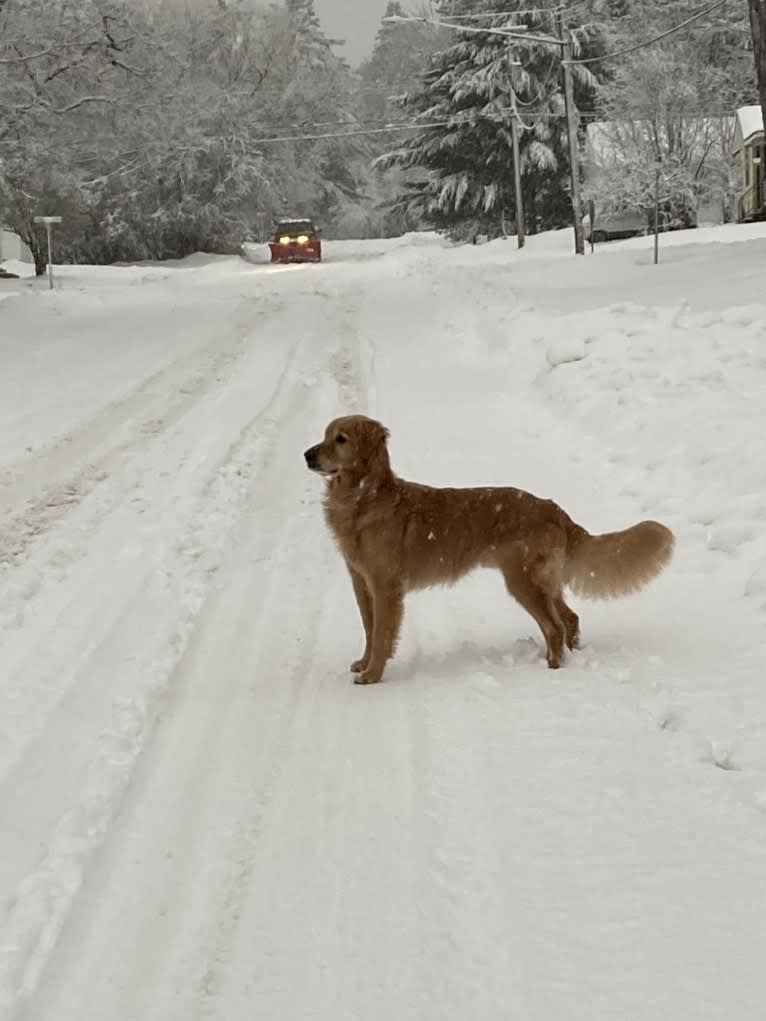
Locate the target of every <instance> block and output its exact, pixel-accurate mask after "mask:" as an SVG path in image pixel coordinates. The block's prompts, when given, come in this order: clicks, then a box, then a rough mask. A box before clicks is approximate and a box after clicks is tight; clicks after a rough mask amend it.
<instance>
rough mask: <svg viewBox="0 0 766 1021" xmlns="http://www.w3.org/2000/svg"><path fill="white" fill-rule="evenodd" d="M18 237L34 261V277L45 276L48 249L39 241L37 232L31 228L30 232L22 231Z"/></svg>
mask: <svg viewBox="0 0 766 1021" xmlns="http://www.w3.org/2000/svg"><path fill="white" fill-rule="evenodd" d="M20 237H21V240H22V241H23V242H24V243H25V244H26V245H27V247H28V248H29V250H30V252H31V253H32V258H33V259H34V261H35V276H37V277H42V276H45V270H46V269H47V266H48V249H47V246H46V244H45V243H44V242H43V241H42V240H41V238H40V234H39V232H38V231H36V230H35V229H34V227H33V228H32V229H31V230H30V231H24V233H22V234H21V235H20Z"/></svg>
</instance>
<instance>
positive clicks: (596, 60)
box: [569, 0, 729, 64]
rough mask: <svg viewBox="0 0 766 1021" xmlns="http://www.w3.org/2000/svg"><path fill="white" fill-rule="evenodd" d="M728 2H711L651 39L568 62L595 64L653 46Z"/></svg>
mask: <svg viewBox="0 0 766 1021" xmlns="http://www.w3.org/2000/svg"><path fill="white" fill-rule="evenodd" d="M728 2H729V0H717V2H716V3H714V4H712V5H711V6H710V7H706V8H705V10H704V11H698V13H697V14H693V15H692V16H691V17H690V18H687V19H686V20H685V21H681V22H680V23H679V24H678V25H674V26H673V28H669V29H667V30H666V31H665V32H661V33H660V34H659V35H656V36H654V38H652V39H645V40H644V41H643V42H641V43H635V45H633V46H626V47H625V48H624V49H622V50H615V52H614V53H606V54H604V55H603V56H602V57H585V58H584V59H583V60H570V61H569V63H570V64H596V63H600V62H601V61H604V60H614V59H615V57H623V56H625V55H626V54H628V53H635V52H636V51H637V50H643V49H645V48H646V47H647V46H654V45H655V44H656V43H658V42H661V41H662V40H663V39H667V38H668V36H670V35H675V33H676V32H680V31H681V29H684V28H686V27H687V25H691V24H692V23H693V22H695V21H699V19H700V18H704V17H705V16H706V15H708V14H712V13H713V11H717V10H718V8H719V7H723V5H724V4H726V3H728Z"/></svg>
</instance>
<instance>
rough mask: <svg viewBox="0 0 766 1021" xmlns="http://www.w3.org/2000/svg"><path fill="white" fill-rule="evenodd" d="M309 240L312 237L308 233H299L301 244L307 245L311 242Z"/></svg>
mask: <svg viewBox="0 0 766 1021" xmlns="http://www.w3.org/2000/svg"><path fill="white" fill-rule="evenodd" d="M309 240H310V239H309V236H308V234H299V235H298V244H299V245H307V244H308V243H309Z"/></svg>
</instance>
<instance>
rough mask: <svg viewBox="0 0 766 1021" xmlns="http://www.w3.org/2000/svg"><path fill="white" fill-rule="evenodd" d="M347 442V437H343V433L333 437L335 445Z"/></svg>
mask: <svg viewBox="0 0 766 1021" xmlns="http://www.w3.org/2000/svg"><path fill="white" fill-rule="evenodd" d="M347 441H348V437H347V436H344V435H343V433H338V435H337V436H336V437H335V442H336V443H346V442H347Z"/></svg>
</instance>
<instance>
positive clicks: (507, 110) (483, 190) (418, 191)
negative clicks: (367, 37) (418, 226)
mask: <svg viewBox="0 0 766 1021" xmlns="http://www.w3.org/2000/svg"><path fill="white" fill-rule="evenodd" d="M503 6H504V7H505V8H506V10H507V11H510V12H512V11H513V10H518V11H519V13H518V14H513V13H507V14H502V15H496V16H487V17H485V18H476V19H475V20H470V19H469V18H468V17H466V16H468V15H474V16H476V15H481V14H487V15H489V14H490V12H492V11H494V10H495V9H496V5H495V4H493V3H491V2H490V0H462V2H456V3H450V4H445V5H442V8H443V20H445V21H449V20H450V17H449V16H450V15H451V16H452V17H453V18H455V16H458V17H459V18H461V19H462V18H465V20H464V21H462V24H464V25H465V26H466V28H465V29H464V30H463V31H457V32H454V33H453V37H452V41H451V45H449V46H448V47H447V48H446V49H444V50H443V51H441V52H439V53H437V54H436V55H434V57H433V58H432V60H431V64H430V67H429V69H428V71H427V72H426V74H425V75H424V78H423V84H422V87H421V88H419V89H417V90H415V91H413V92H412V93H410V94H409V95H408V96H407V97H406V98H405V101H404V104H403V105H404V109H405V111H406V112H407V113H408V114H409V115H410V116H411V117H412V118H413V119H414V120H415V121H420V122H422V124H423V130H422V131H419V132H417V133H416V134H414V135H413V136H411V137H409V138H407V139H405V140H404V141H403V142H402V143H401V144H400V145H399V146H398V147H397V148H396V149H394V150H392V151H391V152H389V153H388V154H386V155H385V156H383V157H382V158H381V159H380V160H379V161H378V165H379V166H381V167H384V168H390V167H400V168H402V169H404V170H406V171H408V172H409V173H410V174H411V175H412V176H413V177H414V178H415V179H414V181H412V183H411V184H410V187H409V188H408V190H407V192H405V194H403V195H402V196H400V198H399V205H400V206H404V207H405V208H407V209H409V210H410V211H413V210H414V211H418V212H419V213H420V215H421V216H422V217H423V219H424V221H425V222H426V223H429V224H432V225H434V226H436V227H437V228H439V229H441V230H446V231H449V232H450V233H451V234H452V235H454V236H466V235H467V234H471V233H475V232H478V231H481V232H486V233H489V234H490V235H497V234H499V233H501V232H502V231H504V230H505V229H506V227H510V225H511V224H512V222H513V220H514V216H515V202H514V194H513V152H512V139H511V120H512V118H515V119H516V122H517V125H518V127H519V132H520V136H521V173H522V180H523V191H524V199H525V205H526V207H527V220H528V223H529V227H530V229H531V230H535V229H536V228H537V227H538V226H540V227H550V226H558V225H561V224H563V223H565V222H567V221H568V219H569V218H570V213H569V208H568V207H569V199H568V185H567V175H568V156H567V149H566V133H565V121H564V117H563V112H564V103H563V95H562V85H561V80H562V79H561V48H560V47H559V46H557V45H556V44H555V42H554V41H551V42H546V41H545V39H546V38H551V40H554V39H555V38H556V37H557V36H558V25H557V23H556V20H555V17H554V14H553V10H552V8H553V7H554V5H553V4H551V5H550V7H551V10H550V11H549V10H548V9H546V5H544V4H543V5H541V8H540V9H539V10H536V11H534V12H531V11H530V9H529V7H528V5H526V4H525V3H523V2H520V0H515V2H513V3H509V4H505V5H503ZM455 23H458V22H457V20H456V21H455ZM520 24H523V25H525V26H526V27H527V29H528V32H529V36H530V38H529V39H525V38H524V37H523V36H521V35H520V36H518V37H514V38H513V39H511V38H509V37H508V36H505V35H503V34H500V33H502V32H503V31H508V30H512V29H513V27H514V26H517V25H520ZM533 36H534V38H532V37H533ZM581 39H582V42H583V43H584V44H585V45H588V44H589V43H591V41H592V40H594V39H595V33H590V32H588V31H587V30H582V31H581ZM541 40H542V41H541ZM517 61H518V62H519V63H520V66H519V67H515V66H514V63H515V62H517ZM576 83H577V88H578V99H579V101H580V103H586V104H588V105H592V100H591V98H590V90H592V86H593V77H592V75H591V74H590V73H589V72H587V71H580V72H579V73H577V75H576Z"/></svg>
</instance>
